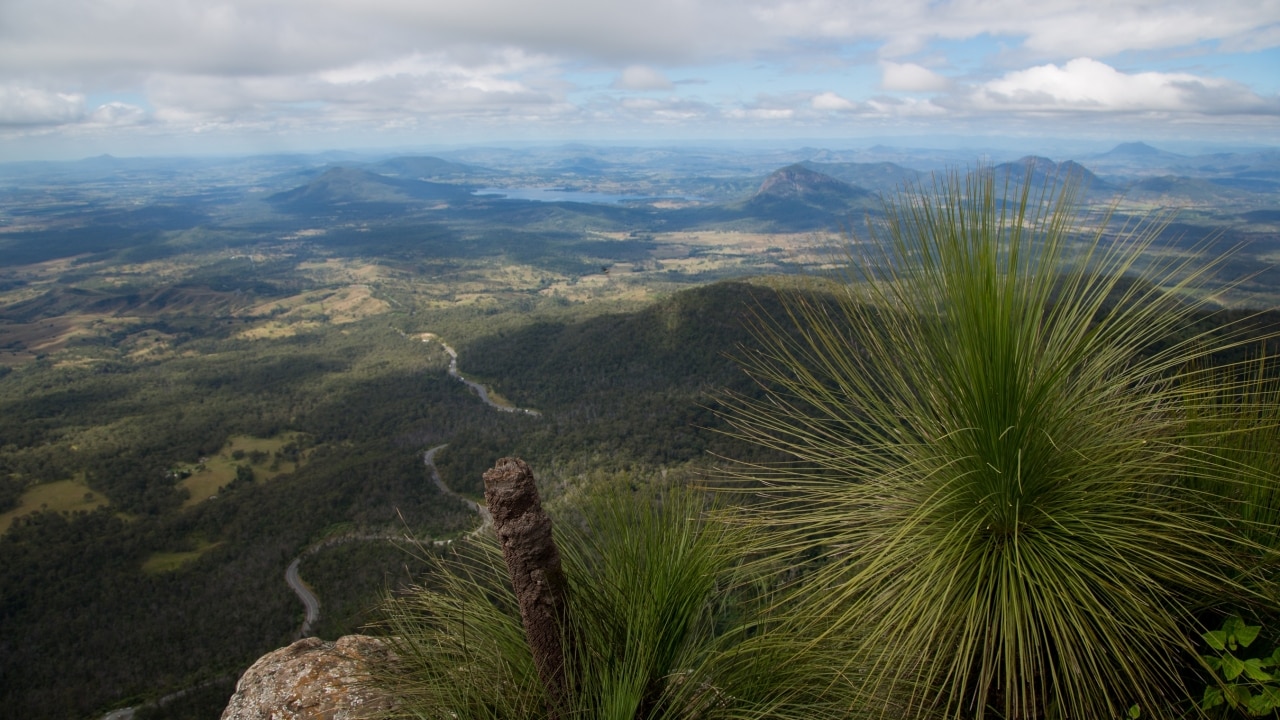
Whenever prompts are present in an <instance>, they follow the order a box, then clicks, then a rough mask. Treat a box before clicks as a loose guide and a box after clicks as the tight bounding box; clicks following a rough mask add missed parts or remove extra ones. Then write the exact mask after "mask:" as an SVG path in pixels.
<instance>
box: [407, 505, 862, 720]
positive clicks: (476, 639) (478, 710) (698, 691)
mask: <svg viewBox="0 0 1280 720" xmlns="http://www.w3.org/2000/svg"><path fill="white" fill-rule="evenodd" d="M556 531H557V544H558V546H559V549H560V554H561V557H562V561H563V567H564V573H565V576H566V578H567V580H568V583H569V593H568V596H569V603H568V606H569V618H570V629H569V631H568V632H567V633H566V637H567V638H569V639H570V641H569V642H567V643H566V644H565V648H566V649H565V653H566V657H565V663H564V666H565V668H566V673H567V675H568V681H567V686H568V688H569V691H568V693H567V697H565V698H564V699H563V700H562V701H561V702H556V701H553V700H552V699H551V698H550V697H549V696H548V692H547V690H546V688H545V687H544V684H543V683H542V682H541V681H540V680H539V676H538V673H537V670H536V668H535V666H534V662H533V658H532V656H531V654H530V650H529V648H528V646H527V645H526V643H525V635H524V631H523V629H522V628H521V618H520V613H519V610H518V608H517V606H516V598H515V595H514V593H513V592H512V590H511V588H510V585H509V581H508V576H507V568H506V567H505V566H504V563H503V558H502V554H501V552H500V551H499V549H498V546H497V543H496V542H494V541H493V540H492V539H491V538H488V537H486V538H484V539H482V540H480V541H478V542H475V543H467V544H463V545H462V546H461V547H459V548H458V549H457V551H456V552H453V551H451V552H450V553H449V555H448V556H447V557H446V558H445V559H443V560H441V561H440V562H438V563H437V565H436V567H435V570H434V572H433V573H432V574H431V576H430V577H429V578H428V580H429V581H430V583H431V585H430V586H429V587H422V588H419V589H418V590H417V591H415V592H412V593H408V594H403V595H399V596H396V597H393V598H392V599H391V600H390V601H389V603H388V607H387V613H386V616H387V629H388V630H389V634H390V635H391V636H392V638H393V640H392V642H393V644H394V647H395V649H396V651H397V653H398V655H399V656H400V658H401V663H400V665H399V666H398V667H397V668H396V670H395V672H394V673H393V674H392V675H391V676H390V677H388V678H386V680H387V682H388V684H389V686H390V688H391V689H392V691H393V692H394V693H395V695H396V696H397V697H398V698H399V699H400V700H401V701H402V703H401V709H400V711H399V714H400V715H401V716H406V717H418V718H442V719H443V718H462V719H467V718H473V719H477V718H493V719H499V718H512V719H515V718H519V719H520V720H524V719H526V718H547V717H556V718H562V719H563V718H582V719H583V720H586V719H588V718H589V719H591V720H637V719H652V720H658V719H663V718H669V719H672V720H674V719H676V718H764V717H769V718H797V719H799V718H805V719H806V720H808V719H811V718H813V719H821V718H841V717H847V716H848V711H849V709H850V708H851V707H853V706H854V703H853V701H852V700H851V696H850V694H849V693H850V686H849V684H848V683H845V682H843V681H842V678H841V677H840V674H839V670H840V665H841V663H840V661H839V657H838V656H837V655H835V654H834V653H833V651H832V648H831V646H830V643H822V642H819V641H816V640H815V639H813V638H806V637H804V636H802V635H801V634H799V629H798V628H796V627H794V626H793V625H792V624H790V623H789V621H788V619H787V616H785V615H782V614H781V613H779V612H778V611H777V609H776V607H775V604H774V603H773V602H772V599H771V597H770V595H769V592H768V587H767V584H764V583H759V582H752V578H751V577H750V576H749V574H747V571H745V570H744V569H743V566H742V563H741V557H742V550H743V537H742V532H741V530H739V529H735V528H731V527H729V526H727V525H725V524H723V523H720V522H718V521H716V520H714V519H713V518H711V517H709V516H708V515H707V513H705V512H704V498H703V497H702V496H701V495H699V494H697V493H695V492H693V491H690V490H686V489H681V488H664V489H660V490H659V489H653V488H647V487H641V488H640V489H639V490H638V491H626V490H623V491H621V492H619V491H616V490H611V491H609V492H603V493H600V494H599V495H598V496H597V497H595V498H594V499H591V500H589V501H586V502H585V504H584V505H583V506H582V507H579V508H577V509H575V510H574V511H573V512H572V513H571V514H569V515H565V516H561V517H558V518H556Z"/></svg>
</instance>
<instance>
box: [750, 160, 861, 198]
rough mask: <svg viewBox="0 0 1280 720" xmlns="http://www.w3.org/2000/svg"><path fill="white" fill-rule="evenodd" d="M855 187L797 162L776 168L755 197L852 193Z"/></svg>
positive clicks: (792, 196) (798, 196)
mask: <svg viewBox="0 0 1280 720" xmlns="http://www.w3.org/2000/svg"><path fill="white" fill-rule="evenodd" d="M854 191H855V188H854V187H853V186H852V185H849V184H848V183H845V182H841V181H839V180H837V179H835V178H833V177H831V176H830V175H827V174H825V173H820V172H818V171H816V170H811V169H809V168H807V167H805V166H804V165H801V164H799V163H796V164H795V165H788V166H786V167H784V168H781V169H779V170H775V171H774V172H773V173H772V174H770V175H769V177H767V178H765V179H764V182H763V183H761V184H760V189H759V190H757V191H756V194H755V197H757V198H759V197H773V198H800V197H805V196H810V195H829V194H832V193H836V194H841V195H845V194H852V193H853V192H854Z"/></svg>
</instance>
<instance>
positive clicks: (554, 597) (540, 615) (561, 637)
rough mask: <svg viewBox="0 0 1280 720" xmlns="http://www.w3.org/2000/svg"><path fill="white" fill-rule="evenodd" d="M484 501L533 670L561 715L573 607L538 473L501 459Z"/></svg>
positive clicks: (488, 474) (488, 478) (489, 474)
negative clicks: (540, 493)
mask: <svg viewBox="0 0 1280 720" xmlns="http://www.w3.org/2000/svg"><path fill="white" fill-rule="evenodd" d="M484 498H485V501H486V502H487V503H488V504H489V512H490V513H491V514H492V515H493V529H494V531H495V532H496V533H497V534H498V542H499V543H501V545H502V557H503V558H504V559H505V560H506V562H507V572H508V573H510V575H511V584H512V585H513V586H514V588H515V591H516V599H517V600H518V601H519V604H520V617H521V619H522V620H523V621H524V633H525V638H526V640H527V642H528V643H529V650H530V651H531V652H532V653H533V662H534V666H535V667H537V669H538V676H539V678H541V680H542V684H543V686H544V687H545V688H546V690H547V696H548V697H549V698H550V701H551V705H552V707H551V711H552V714H553V716H556V717H559V716H560V715H561V714H562V711H563V710H564V709H565V708H566V701H567V700H568V693H569V689H568V680H567V677H566V673H565V666H564V663H565V647H566V645H567V644H568V642H569V639H568V635H567V633H568V629H569V628H568V610H569V604H568V600H567V594H566V584H565V578H564V571H563V570H561V568H560V551H559V550H557V549H556V544H555V540H553V539H552V537H551V518H550V517H548V516H547V514H546V512H544V511H543V509H542V501H541V500H540V499H539V497H538V489H537V487H536V486H535V485H534V478H533V470H531V469H530V468H529V466H528V464H526V463H525V461H523V460H521V459H519V458H502V459H501V460H499V461H498V462H497V464H495V465H494V466H493V469H491V470H487V471H485V473H484Z"/></svg>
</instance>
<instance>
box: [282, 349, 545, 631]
mask: <svg viewBox="0 0 1280 720" xmlns="http://www.w3.org/2000/svg"><path fill="white" fill-rule="evenodd" d="M419 337H421V339H422V341H423V342H430V341H432V340H434V341H436V342H438V343H440V344H441V345H443V346H444V351H445V352H447V353H449V375H451V376H452V377H454V378H457V379H458V380H459V381H461V382H462V383H464V384H465V385H466V386H467V387H469V388H471V389H472V390H473V391H475V393H476V394H477V395H479V396H480V399H481V400H483V401H484V403H485V404H486V405H488V406H489V407H491V408H495V409H497V410H501V411H502V412H519V413H524V414H526V415H533V416H535V417H537V416H540V415H541V414H542V413H540V412H538V411H537V410H530V409H527V408H518V407H511V406H509V405H499V404H498V403H495V402H494V401H493V400H492V399H491V398H490V397H489V391H488V389H486V388H485V386H483V385H481V384H480V383H478V382H474V381H471V380H468V379H466V378H465V377H463V376H462V374H461V373H460V372H458V352H457V351H456V350H454V349H453V348H452V347H450V346H449V344H448V343H446V342H444V341H443V340H441V339H440V338H438V337H436V336H435V335H432V334H431V333H424V334H423V335H421V336H419ZM445 447H447V445H437V446H435V447H433V448H431V449H430V450H427V451H426V452H425V453H423V454H422V462H423V463H425V464H426V466H427V468H428V469H429V470H430V471H431V482H432V484H434V485H435V486H436V488H437V489H438V490H440V492H441V493H442V494H444V495H448V496H449V497H454V498H457V499H458V500H461V501H462V502H463V503H464V504H466V506H467V507H468V508H470V509H471V512H473V513H475V514H476V515H479V516H480V527H477V528H476V529H475V530H472V531H471V532H469V533H467V534H466V535H463V538H465V539H468V540H469V539H472V538H475V537H476V536H478V535H480V534H481V533H484V532H488V531H489V528H491V527H493V516H492V515H490V514H489V509H488V508H486V507H485V506H483V505H481V504H480V503H478V502H476V501H475V500H472V499H471V498H468V497H465V496H463V495H460V494H458V493H456V492H454V491H453V490H451V489H450V488H449V486H448V485H445V484H444V481H443V480H441V479H440V471H439V470H437V469H436V462H435V460H436V453H438V452H440V451H441V450H443V449H444V448H445ZM405 539H406V538H404V537H399V536H391V535H351V536H346V537H342V538H329V539H328V540H325V541H323V542H320V543H317V544H315V545H312V546H311V547H308V548H307V549H306V550H303V551H302V553H301V554H299V555H298V557H296V558H294V559H293V562H291V563H289V568H288V569H287V570H285V572H284V581H285V582H286V583H288V584H289V589H290V590H293V594H294V595H297V596H298V599H299V600H301V601H302V604H303V606H305V607H306V609H307V615H306V619H304V620H303V621H302V627H301V628H300V629H299V630H298V637H300V638H303V637H307V636H308V635H310V634H311V629H312V628H313V627H315V624H316V623H317V622H319V621H320V598H318V597H316V595H315V593H313V592H311V588H309V587H307V585H306V583H304V582H302V578H301V577H299V576H298V564H299V563H300V562H302V558H303V557H305V556H307V555H309V554H311V553H313V552H315V551H317V550H319V549H320V548H322V547H324V546H325V545H328V544H331V543H335V542H346V541H352V540H405ZM451 542H453V541H452V540H433V541H432V543H433V544H435V545H447V544H449V543H451Z"/></svg>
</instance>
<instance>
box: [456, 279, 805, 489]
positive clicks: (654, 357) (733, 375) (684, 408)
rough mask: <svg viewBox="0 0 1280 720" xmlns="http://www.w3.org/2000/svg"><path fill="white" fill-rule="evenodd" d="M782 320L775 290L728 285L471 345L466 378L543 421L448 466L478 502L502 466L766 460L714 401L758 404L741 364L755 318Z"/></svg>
mask: <svg viewBox="0 0 1280 720" xmlns="http://www.w3.org/2000/svg"><path fill="white" fill-rule="evenodd" d="M779 310H780V306H779V299H778V294H777V292H776V291H774V290H772V289H770V288H769V287H766V286H764V285H757V284H749V283H745V282H722V283H716V284H713V285H708V286H705V287H701V288H697V289H694V290H687V291H684V292H681V293H677V294H675V295H673V296H671V297H669V298H667V299H666V300H663V301H661V302H659V303H656V304H654V305H652V306H650V307H648V308H646V309H644V310H641V311H639V312H634V313H620V314H612V315H604V316H599V317H594V318H591V319H588V320H585V321H580V322H573V321H568V322H538V323H534V324H530V325H527V326H525V327H521V328H519V329H517V330H513V331H507V332H500V333H497V334H494V335H490V336H486V337H483V338H480V339H478V340H476V341H474V342H471V343H469V344H466V345H463V346H461V347H459V354H460V355H461V356H462V358H463V359H464V360H463V363H464V368H463V369H464V372H466V373H467V374H468V375H469V376H470V375H474V376H476V377H479V378H483V379H484V380H485V381H486V382H489V383H491V384H492V386H493V387H494V388H495V389H497V390H498V391H499V392H500V393H501V394H503V395H504V396H505V397H507V398H508V399H509V400H510V401H511V402H513V403H514V404H516V405H518V406H520V407H532V408H537V409H539V410H541V411H542V412H543V416H542V419H541V421H540V422H537V423H528V424H526V427H523V428H521V432H520V433H514V432H510V431H508V430H506V429H505V428H502V427H493V428H490V429H487V430H485V431H480V432H471V431H468V432H466V433H463V434H461V435H460V437H458V438H457V439H455V440H454V441H452V442H451V444H450V446H449V448H448V449H447V450H446V451H445V452H444V453H442V455H441V457H440V459H439V463H440V465H441V467H442V469H444V470H445V471H446V474H447V476H448V477H451V478H456V479H457V480H456V481H457V482H463V483H467V487H466V489H469V490H471V491H479V488H480V485H479V482H480V481H479V478H480V472H482V471H483V470H484V469H485V468H487V467H488V466H489V465H490V464H492V460H493V458H494V457H496V456H497V455H500V454H519V455H521V456H523V457H526V458H527V459H529V460H530V462H533V463H535V465H536V464H537V463H538V462H539V461H543V462H548V463H549V462H552V461H556V460H563V459H565V458H569V457H574V456H584V455H586V456H596V457H597V458H598V460H599V462H602V463H604V464H606V465H608V466H609V468H608V469H627V468H637V467H647V468H654V467H662V466H670V465H676V464H680V463H684V462H688V461H691V460H693V461H705V460H708V459H709V458H710V456H711V455H712V454H714V455H732V456H735V457H745V456H749V455H754V454H757V453H759V451H758V450H756V449H754V448H750V447H747V446H745V445H742V444H740V443H738V442H736V441H734V440H732V439H730V438H728V437H726V436H725V435H723V434H722V433H720V432H718V431H717V428H721V427H722V424H721V422H720V420H719V419H718V418H717V417H716V415H715V412H714V410H715V407H716V395H717V393H718V392H720V391H722V390H726V389H731V390H734V391H738V392H744V393H751V392H753V387H752V385H751V383H750V381H749V379H748V378H747V377H746V375H745V374H743V372H742V371H741V370H740V369H739V368H738V366H737V365H736V364H735V362H734V360H733V356H734V355H735V354H736V353H737V352H739V351H740V349H741V348H743V347H745V346H750V345H751V344H752V337H751V327H752V324H753V322H754V320H753V318H755V317H757V316H758V315H759V314H761V313H764V314H770V315H772V314H776V313H777V312H779Z"/></svg>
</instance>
